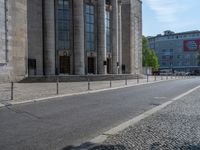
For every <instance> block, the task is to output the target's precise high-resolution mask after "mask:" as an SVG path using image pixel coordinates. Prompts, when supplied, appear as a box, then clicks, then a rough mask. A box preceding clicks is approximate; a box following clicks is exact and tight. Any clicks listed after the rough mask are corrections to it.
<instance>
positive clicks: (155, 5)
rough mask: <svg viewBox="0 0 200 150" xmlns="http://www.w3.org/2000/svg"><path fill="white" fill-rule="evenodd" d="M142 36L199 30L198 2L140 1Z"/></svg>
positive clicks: (176, 0)
mask: <svg viewBox="0 0 200 150" xmlns="http://www.w3.org/2000/svg"><path fill="white" fill-rule="evenodd" d="M142 2H143V35H145V36H155V35H157V34H161V33H163V31H165V30H172V31H174V32H176V33H177V32H184V31H190V30H200V0H142Z"/></svg>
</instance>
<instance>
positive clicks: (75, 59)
mask: <svg viewBox="0 0 200 150" xmlns="http://www.w3.org/2000/svg"><path fill="white" fill-rule="evenodd" d="M141 8H142V2H141V1H140V0H79V1H77V0H31V1H29V0H15V1H13V0H0V80H1V78H2V76H4V79H5V80H19V79H22V78H24V77H27V76H43V75H46V76H49V75H63V74H66V75H69V74H70V75H87V74H121V73H128V74H136V73H138V74H139V73H141V72H142V67H141V66H142V62H141V60H142V46H141V44H142V40H141V39H142V9H141Z"/></svg>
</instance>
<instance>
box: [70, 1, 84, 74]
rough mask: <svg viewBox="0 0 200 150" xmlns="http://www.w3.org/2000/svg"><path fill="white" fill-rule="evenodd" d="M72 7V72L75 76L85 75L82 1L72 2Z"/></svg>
mask: <svg viewBox="0 0 200 150" xmlns="http://www.w3.org/2000/svg"><path fill="white" fill-rule="evenodd" d="M73 5H74V6H73V7H74V12H73V13H74V16H73V17H74V67H75V68H74V70H75V72H74V73H75V74H76V75H84V74H85V59H84V58H85V56H84V51H85V49H84V1H83V0H73Z"/></svg>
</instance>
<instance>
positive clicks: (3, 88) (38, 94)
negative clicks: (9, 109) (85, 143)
mask: <svg viewBox="0 0 200 150" xmlns="http://www.w3.org/2000/svg"><path fill="white" fill-rule="evenodd" d="M181 78H182V77H181ZM161 79H163V80H161ZM171 79H175V77H173V78H171V77H168V78H167V77H163V78H161V77H156V81H155V77H153V76H151V77H149V83H153V82H160V81H166V80H171ZM145 83H147V79H140V80H139V83H138V81H137V79H134V80H128V81H127V85H126V81H125V80H120V81H119V80H118V81H112V82H111V83H110V81H95V82H90V91H95V90H102V89H110V87H112V88H116V87H126V86H134V85H138V84H145ZM110 84H111V85H110ZM58 90H59V94H58V95H66V94H77V93H84V92H88V82H69V83H64V82H63V83H59V88H58ZM13 93H14V94H13V95H14V96H13V97H14V100H13V101H11V84H10V83H8V84H0V103H10V102H11V103H17V102H23V101H29V100H33V99H39V98H48V97H54V96H58V95H57V84H56V83H14V90H13Z"/></svg>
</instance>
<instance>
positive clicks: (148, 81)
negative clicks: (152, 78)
mask: <svg viewBox="0 0 200 150" xmlns="http://www.w3.org/2000/svg"><path fill="white" fill-rule="evenodd" d="M147 82H149V75H148V74H147Z"/></svg>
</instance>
